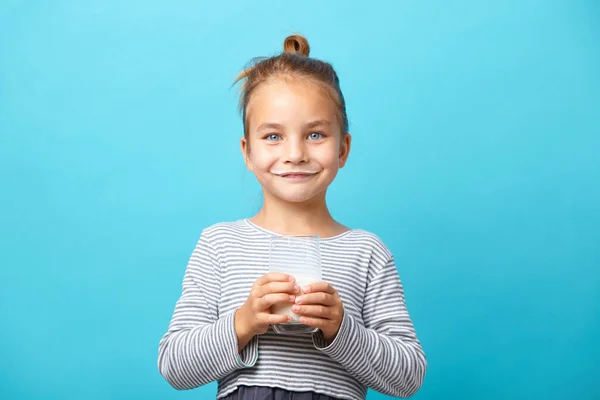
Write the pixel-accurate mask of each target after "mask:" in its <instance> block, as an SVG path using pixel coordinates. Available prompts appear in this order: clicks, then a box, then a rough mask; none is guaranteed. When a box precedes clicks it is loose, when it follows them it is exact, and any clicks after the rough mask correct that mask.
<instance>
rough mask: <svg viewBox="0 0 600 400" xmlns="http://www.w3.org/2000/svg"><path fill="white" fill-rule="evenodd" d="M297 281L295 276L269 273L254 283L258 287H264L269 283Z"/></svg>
mask: <svg viewBox="0 0 600 400" xmlns="http://www.w3.org/2000/svg"><path fill="white" fill-rule="evenodd" d="M295 281H296V279H295V278H294V277H293V276H290V275H288V274H283V273H281V272H269V273H268V274H264V275H263V276H261V277H260V278H258V279H257V280H256V281H255V282H254V283H255V284H256V285H257V286H262V285H264V284H266V283H269V282H295Z"/></svg>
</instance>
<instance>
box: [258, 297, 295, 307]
mask: <svg viewBox="0 0 600 400" xmlns="http://www.w3.org/2000/svg"><path fill="white" fill-rule="evenodd" d="M295 299H296V296H294V295H289V294H285V293H269V294H267V295H265V296H263V297H261V298H260V300H259V303H258V304H259V307H260V309H261V310H264V309H267V308H269V307H271V306H272V305H273V304H279V303H293V302H294V300H295Z"/></svg>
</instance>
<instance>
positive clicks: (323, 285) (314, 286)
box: [302, 282, 335, 294]
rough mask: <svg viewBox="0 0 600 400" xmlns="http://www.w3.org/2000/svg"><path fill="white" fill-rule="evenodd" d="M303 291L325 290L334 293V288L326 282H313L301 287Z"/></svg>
mask: <svg viewBox="0 0 600 400" xmlns="http://www.w3.org/2000/svg"><path fill="white" fill-rule="evenodd" d="M302 290H303V291H304V293H315V292H325V293H330V294H334V293H335V289H334V288H333V286H331V285H330V284H329V283H327V282H314V283H311V284H310V285H307V286H304V287H303V288H302Z"/></svg>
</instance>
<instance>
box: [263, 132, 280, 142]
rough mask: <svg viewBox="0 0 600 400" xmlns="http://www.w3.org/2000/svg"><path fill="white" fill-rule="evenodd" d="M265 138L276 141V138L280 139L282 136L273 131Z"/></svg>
mask: <svg viewBox="0 0 600 400" xmlns="http://www.w3.org/2000/svg"><path fill="white" fill-rule="evenodd" d="M265 139H267V140H269V141H272V142H274V141H276V140H279V139H281V137H280V136H279V135H278V134H276V133H273V134H271V135H269V136H267V137H266V138H265Z"/></svg>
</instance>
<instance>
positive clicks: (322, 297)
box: [296, 292, 336, 306]
mask: <svg viewBox="0 0 600 400" xmlns="http://www.w3.org/2000/svg"><path fill="white" fill-rule="evenodd" d="M335 303H336V298H335V296H334V295H333V294H330V293H325V292H316V293H309V294H305V295H302V296H298V297H296V304H322V305H324V306H332V305H334V304H335Z"/></svg>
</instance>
